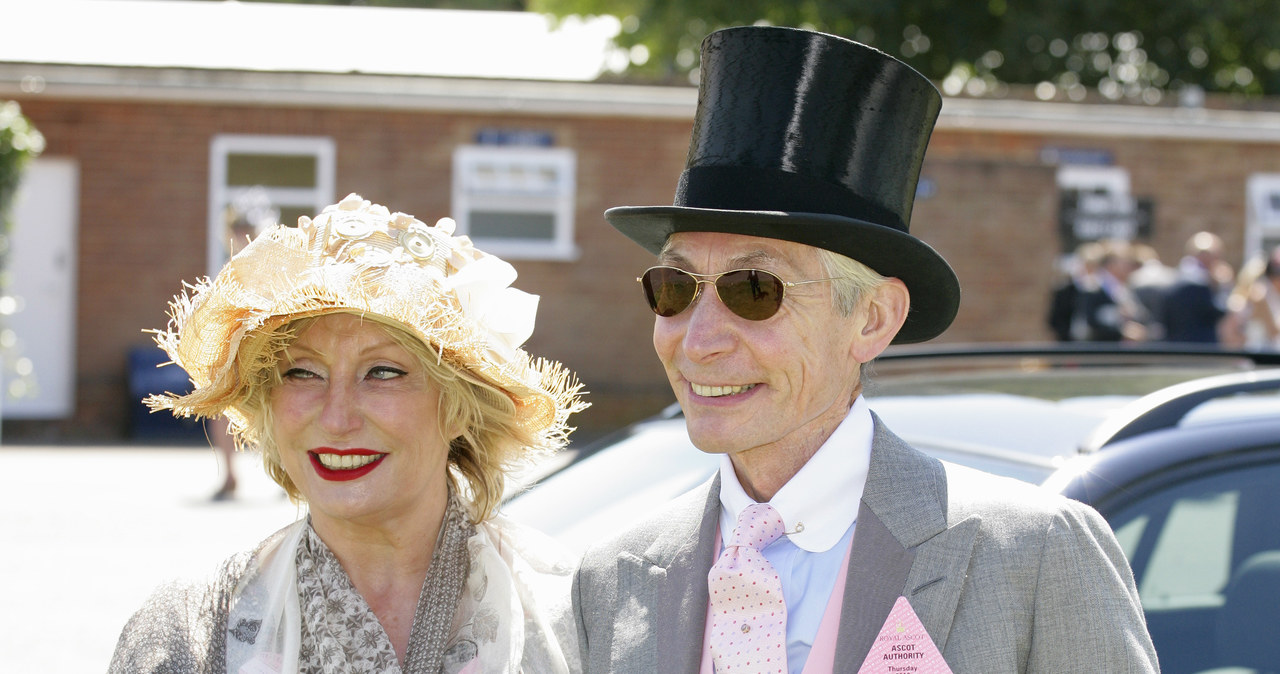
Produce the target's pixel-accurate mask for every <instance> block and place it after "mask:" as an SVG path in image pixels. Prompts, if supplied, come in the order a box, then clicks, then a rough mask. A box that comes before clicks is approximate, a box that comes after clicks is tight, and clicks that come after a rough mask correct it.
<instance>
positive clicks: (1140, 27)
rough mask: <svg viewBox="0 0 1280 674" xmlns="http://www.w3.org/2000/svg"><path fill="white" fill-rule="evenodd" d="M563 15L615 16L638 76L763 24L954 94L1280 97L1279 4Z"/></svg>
mask: <svg viewBox="0 0 1280 674" xmlns="http://www.w3.org/2000/svg"><path fill="white" fill-rule="evenodd" d="M529 9H531V10H534V11H542V12H548V13H552V14H555V15H558V16H562V17H563V16H568V15H573V14H578V15H613V16H616V17H618V18H619V19H620V20H621V21H622V26H623V30H622V33H621V34H620V35H619V36H618V38H617V40H616V42H617V43H618V46H619V47H621V48H623V49H626V50H629V53H630V55H631V66H630V68H629V69H628V74H629V76H631V77H635V76H641V77H646V78H650V79H653V80H657V81H676V80H683V79H684V78H686V77H688V74H689V73H690V72H693V71H696V68H697V65H698V63H697V55H698V46H699V44H700V42H701V40H702V38H703V37H704V36H705V35H706V34H707V33H709V32H711V31H713V30H716V29H718V28H723V27H727V26H736V25H750V24H755V23H763V24H770V25H778V26H795V27H801V28H812V29H815V30H821V31H823V32H828V33H833V34H836V35H842V36H845V37H848V38H852V39H855V40H858V41H859V42H863V43H866V44H869V45H872V46H874V47H877V48H879V49H881V50H883V51H886V52H888V53H890V54H893V55H895V56H897V57H899V58H901V59H903V60H904V61H906V62H907V63H909V64H911V65H912V66H913V67H915V68H916V69H917V70H919V71H920V72H921V73H923V74H924V75H925V76H927V77H929V78H930V79H932V80H934V81H935V82H939V83H941V85H942V87H943V90H944V91H946V92H947V93H949V94H961V93H968V94H975V95H982V94H988V93H992V91H993V90H996V91H998V90H999V89H1001V88H1002V87H1004V86H1005V85H1008V84H1024V85H1033V86H1034V87H1035V92H1036V94H1037V95H1038V96H1040V97H1041V98H1069V99H1076V100H1079V99H1082V98H1084V96H1085V95H1086V92H1087V91H1088V90H1091V89H1094V90H1096V91H1097V92H1098V93H1100V94H1101V95H1102V96H1105V97H1107V98H1109V99H1113V100H1132V101H1143V102H1147V103H1156V102H1159V101H1161V100H1162V99H1164V98H1165V97H1166V96H1167V95H1168V94H1170V93H1174V92H1182V93H1184V94H1195V93H1197V92H1231V93H1237V94H1244V95H1249V96H1258V95H1266V94H1270V95H1274V94H1280V0H1164V1H1163V2H1149V1H1144V2H1138V1H1136V0H1127V1H1116V0H1030V1H1027V2H1018V3H1015V2H1012V1H1010V0H977V1H976V2H972V3H955V2H951V1H950V0H679V1H677V0H529Z"/></svg>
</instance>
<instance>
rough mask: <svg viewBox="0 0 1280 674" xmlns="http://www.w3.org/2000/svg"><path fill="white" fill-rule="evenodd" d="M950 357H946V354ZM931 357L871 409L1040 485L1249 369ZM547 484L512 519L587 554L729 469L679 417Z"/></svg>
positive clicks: (889, 366)
mask: <svg viewBox="0 0 1280 674" xmlns="http://www.w3.org/2000/svg"><path fill="white" fill-rule="evenodd" d="M938 353H942V354H944V355H945V356H946V357H941V356H939V355H937V354H938ZM952 353H956V352H955V351H941V352H930V353H928V354H925V355H923V356H915V355H907V356H899V357H893V358H884V359H882V360H879V361H877V362H876V363H875V364H874V366H873V367H872V369H871V370H870V371H869V372H868V374H867V381H868V385H867V388H866V391H865V395H866V398H867V402H868V405H869V406H870V408H871V410H872V411H873V412H874V413H875V414H877V415H878V416H879V417H880V418H881V419H882V420H883V421H884V423H885V424H886V425H887V426H888V427H889V428H890V429H891V430H893V431H894V432H895V433H896V434H898V435H899V436H900V437H902V438H903V439H904V440H906V441H907V442H909V443H911V444H912V445H913V446H915V447H917V448H918V449H920V450H921V451H923V452H925V453H927V454H929V455H931V456H934V457H936V458H939V459H942V460H945V461H950V462H953V463H958V464H961V465H966V466H970V467H973V468H978V469H980V470H985V471H988V472H992V473H996V474H999V475H1005V476H1008V477H1013V478H1016V479H1019V480H1023V481H1026V482H1031V483H1035V484H1039V483H1040V482H1042V481H1043V480H1044V479H1045V478H1046V477H1048V476H1049V475H1050V474H1051V473H1052V472H1053V471H1054V470H1055V469H1056V468H1057V467H1058V466H1060V465H1061V464H1062V463H1064V462H1065V461H1066V459H1068V458H1070V457H1071V456H1073V455H1075V454H1076V453H1077V452H1078V451H1079V448H1080V447H1081V445H1082V444H1083V443H1084V441H1085V439H1086V438H1087V437H1088V436H1089V435H1090V433H1092V432H1093V431H1094V429H1096V428H1097V427H1098V426H1099V424H1101V423H1102V421H1103V420H1104V419H1106V418H1107V417H1108V416H1109V415H1112V414H1114V413H1115V412H1116V411H1117V410H1119V409H1121V408H1122V407H1124V406H1125V405H1126V404H1128V403H1130V402H1132V401H1133V400H1135V399H1137V398H1139V397H1141V396H1143V395H1146V394H1148V393H1151V392H1153V391H1156V390H1159V389H1162V388H1164V387H1167V386H1170V385H1173V384H1178V383H1181V382H1185V381H1189V380H1192V379H1196V378H1200V377H1205V376H1210V375H1216V374H1223V373H1227V372H1234V371H1239V370H1241V369H1250V368H1251V367H1252V363H1250V362H1247V361H1246V360H1242V359H1239V358H1233V357H1228V356H1223V357H1196V358H1184V357H1182V356H1169V355H1161V354H1157V355H1154V356H1152V355H1146V354H1138V355H1135V354H1131V353H1123V354H1121V356H1119V357H1117V356H1115V355H1114V354H1112V355H1111V356H1110V357H1096V356H1094V355H1092V354H1086V355H1085V356H1081V355H1079V354H1074V355H1070V356H1066V357H1063V356H1060V355H1056V354H1049V355H1045V354H1042V353H1039V352H1036V353H1034V354H1031V355H1027V354H1025V353H1015V354H994V355H993V354H990V353H979V354H970V355H969V356H968V357H963V356H961V357H955V356H952V355H950V354H952ZM558 461H559V463H557V464H554V465H552V466H551V467H550V468H548V467H546V466H543V467H542V472H541V474H540V475H541V480H540V481H539V480H538V478H539V476H540V475H539V473H538V471H537V470H535V471H533V472H532V473H531V474H530V475H529V476H528V477H527V479H526V480H525V484H528V483H530V482H537V484H536V486H534V487H532V488H529V489H526V490H523V491H522V492H521V493H519V494H518V495H516V496H514V497H513V498H511V499H510V500H509V501H508V502H507V503H506V504H505V506H504V508H503V510H504V512H505V513H506V514H508V515H510V516H512V517H514V518H516V519H519V520H521V521H523V522H526V523H528V524H530V525H532V526H534V527H536V528H539V529H542V530H543V531H545V532H547V533H548V534H551V535H552V536H555V537H557V538H559V539H561V540H562V541H564V542H566V543H568V544H570V545H572V546H575V547H581V546H583V545H585V544H587V543H589V542H590V541H592V540H595V539H596V538H598V537H599V536H601V535H602V534H603V533H605V532H609V531H613V530H617V529H619V528H620V527H622V526H625V525H626V524H629V523H631V522H633V521H635V520H636V519H637V518H638V517H639V514H640V513H643V512H646V511H647V510H648V509H652V508H653V507H654V506H655V504H661V503H664V502H666V501H668V500H670V499H672V498H674V497H676V496H678V495H680V494H682V493H684V492H685V491H688V490H689V489H691V488H693V487H694V486H696V485H698V484H699V483H701V482H703V481H704V480H706V479H707V478H709V477H710V476H711V475H713V474H714V473H715V471H716V470H717V469H718V467H719V465H720V463H719V461H720V459H719V458H718V457H717V456H711V455H707V454H704V453H702V452H700V451H698V450H697V449H696V448H695V447H694V446H693V445H692V443H691V442H690V440H689V437H688V435H687V433H686V431H685V426H684V419H683V417H681V416H680V415H679V408H678V407H675V406H672V407H671V408H669V409H668V410H667V411H666V412H665V413H664V414H663V415H660V416H659V417H658V418H655V419H651V420H648V421H644V422H640V423H638V424H634V425H632V426H629V427H628V428H626V429H623V430H622V431H620V432H619V433H617V434H615V435H613V436H610V437H609V438H607V439H604V440H600V441H597V442H595V443H586V444H582V445H574V446H571V447H570V448H569V450H567V453H566V454H563V455H562V456H561V457H559V459H558Z"/></svg>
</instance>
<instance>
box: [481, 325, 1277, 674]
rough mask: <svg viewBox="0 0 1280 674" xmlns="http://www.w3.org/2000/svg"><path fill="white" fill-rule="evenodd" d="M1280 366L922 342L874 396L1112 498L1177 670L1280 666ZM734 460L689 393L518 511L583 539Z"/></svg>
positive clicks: (1013, 472)
mask: <svg viewBox="0 0 1280 674" xmlns="http://www.w3.org/2000/svg"><path fill="white" fill-rule="evenodd" d="M1276 366H1280V354H1276V353H1227V352H1222V351H1216V350H1211V349H1207V350H1202V349H1184V348H1179V347H1169V348H1154V349H1153V348H1151V347H1144V348H1116V347H1113V346H1089V345H1084V346H1080V345H1076V346H1068V347H1060V346H1059V347H1027V346H1017V347H1006V346H982V347H968V346H943V347H910V348H904V349H895V350H891V351H890V353H888V354H886V355H885V356H882V357H881V359H879V360H878V361H877V362H876V364H875V366H874V371H873V372H872V373H871V376H870V378H869V383H868V389H867V391H866V395H867V399H868V403H869V405H870V407H871V409H872V410H873V411H874V412H875V413H876V414H877V415H879V416H880V417H881V418H882V419H884V421H885V423H886V424H888V425H889V427H890V428H892V429H894V431H895V432H897V433H898V434H899V435H901V436H903V437H904V438H905V439H906V440H908V441H909V442H911V443H912V444H913V445H915V446H916V447H918V448H919V449H921V450H922V451H924V452H926V453H928V454H930V455H932V456H935V457H938V458H941V459H944V460H947V461H952V462H955V463H961V464H965V465H969V466H973V467H977V468H981V469H984V470H988V471H991V472H995V473H998V474H1003V475H1006V476H1010V477H1015V478H1018V479H1022V480H1025V481H1028V482H1034V483H1043V486H1044V488H1046V489H1051V490H1055V491H1058V492H1060V493H1063V494H1065V495H1067V496H1069V497H1071V498H1075V499H1078V500H1080V501H1084V502H1086V503H1089V504H1091V505H1093V506H1094V507H1095V508H1097V509H1098V511H1099V512H1100V513H1102V515H1103V516H1104V517H1105V518H1106V519H1107V521H1108V522H1109V523H1110V524H1111V526H1112V527H1113V529H1114V530H1115V532H1116V537H1117V539H1118V540H1119V542H1120V544H1121V547H1122V548H1123V549H1124V552H1125V554H1126V555H1127V556H1128V558H1129V560H1130V563H1131V566H1132V568H1133V571H1134V576H1135V580H1136V581H1137V587H1138V593H1139V596H1140V598H1141V600H1142V604H1143V607H1144V609H1145V611H1146V615H1147V621H1148V626H1149V628H1150V630H1151V635H1152V639H1153V641H1154V642H1155V645H1156V649H1157V652H1158V654H1159V657H1160V663H1161V669H1162V671H1164V672H1166V673H1169V672H1172V673H1174V674H1177V673H1179V672H1203V671H1206V670H1211V671H1217V672H1237V673H1239V672H1275V671H1280V369H1274V368H1276ZM719 460H720V459H719V458H718V457H716V456H710V455H707V454H704V453H702V452H699V451H698V450H697V449H695V448H694V447H693V445H692V443H691V442H690V441H689V437H688V434H687V433H686V432H685V428H684V419H683V417H681V416H680V411H679V407H678V406H675V405H673V406H671V407H669V408H668V409H667V410H665V411H664V413H663V414H660V415H658V416H656V417H655V418H653V419H649V420H646V421H643V422H640V423H637V424H633V425H631V426H629V427H627V428H626V429H623V430H622V431H619V432H617V433H615V434H613V435H611V436H609V437H606V438H602V439H600V440H597V441H596V442H593V443H588V444H586V445H582V446H575V447H571V448H570V450H569V451H568V452H566V453H565V454H563V455H561V456H560V457H558V459H557V463H556V464H554V465H551V466H543V467H542V469H541V470H542V472H541V473H534V474H533V475H532V476H531V478H530V479H531V480H533V481H534V482H535V485H534V486H533V487H532V488H529V489H527V490H525V491H523V492H522V493H519V494H517V495H516V496H515V497H514V498H512V499H511V500H509V501H508V503H507V504H506V505H505V506H504V510H505V511H506V512H507V514H509V515H511V516H513V517H516V518H518V519H521V520H523V521H525V522H527V523H529V524H531V525H533V526H535V527H538V528H541V529H543V530H544V531H546V532H548V533H550V534H552V535H553V536H556V537H558V538H559V539H560V540H562V541H563V542H565V543H567V544H569V545H571V546H575V547H581V546H584V545H586V544H588V543H590V542H591V541H593V540H596V539H598V538H600V537H602V536H605V535H607V534H608V533H609V532H611V531H613V530H616V529H618V528H620V527H623V526H625V525H626V524H627V523H629V522H630V521H631V520H633V519H635V518H638V517H640V516H641V514H642V513H644V512H646V511H647V509H649V508H651V507H652V506H653V505H654V504H656V503H661V502H664V501H666V500H668V499H670V498H673V497H675V496H677V495H679V494H681V493H683V492H684V491H687V490H688V489H691V488H692V487H694V486H696V485H697V484H699V483H701V482H702V481H704V480H706V479H707V478H709V477H710V476H711V475H712V474H713V473H714V472H715V470H716V469H717V467H718V466H719ZM539 477H540V478H541V479H540V480H539V479H535V478H539ZM1215 668H1224V669H1215Z"/></svg>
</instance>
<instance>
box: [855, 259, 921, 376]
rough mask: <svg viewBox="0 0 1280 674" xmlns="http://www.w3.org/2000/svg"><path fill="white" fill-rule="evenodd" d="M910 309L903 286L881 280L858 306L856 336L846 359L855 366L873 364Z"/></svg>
mask: <svg viewBox="0 0 1280 674" xmlns="http://www.w3.org/2000/svg"><path fill="white" fill-rule="evenodd" d="M910 308H911V293H910V292H909V291H908V290H907V285H906V284H905V283H903V282H902V281H900V280H898V279H896V278H888V279H885V282H884V283H881V284H880V285H879V286H877V287H876V289H875V290H873V291H871V292H868V293H866V295H865V296H864V297H863V298H862V299H861V301H859V302H858V308H857V309H856V310H855V311H857V312H859V315H858V316H857V318H858V320H857V321H855V326H856V327H857V331H858V332H857V334H856V335H855V336H854V339H853V341H852V343H851V346H850V355H852V356H853V357H854V359H855V360H857V361H858V362H859V363H869V362H871V361H872V360H875V358H876V356H879V355H880V354H881V353H883V352H884V350H885V349H887V348H888V347H889V343H890V342H892V341H893V338H894V337H895V336H897V334H898V330H900V329H902V324H903V323H905V322H906V320H907V311H908V310H910Z"/></svg>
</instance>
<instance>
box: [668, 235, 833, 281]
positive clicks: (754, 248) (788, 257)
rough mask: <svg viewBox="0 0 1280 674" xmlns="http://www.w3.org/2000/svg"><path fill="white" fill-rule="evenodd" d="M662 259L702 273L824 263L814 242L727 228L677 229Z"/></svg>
mask: <svg viewBox="0 0 1280 674" xmlns="http://www.w3.org/2000/svg"><path fill="white" fill-rule="evenodd" d="M658 261H659V262H660V263H662V264H668V265H672V266H675V267H680V268H681V269H685V270H687V271H693V272H700V273H711V272H716V271H727V270H730V269H742V268H761V269H767V270H784V271H785V270H797V271H801V270H808V269H813V268H815V267H816V266H817V265H819V264H820V262H819V249H818V248H815V247H813V246H808V245H805V244H802V243H796V242H794V241H783V240H781V239H770V238H766V237H760V236H748V235H745V234H726V233H723V232H676V233H674V234H672V235H671V236H670V237H668V238H667V242H666V244H665V245H664V246H663V248H662V252H660V253H659V254H658Z"/></svg>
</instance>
